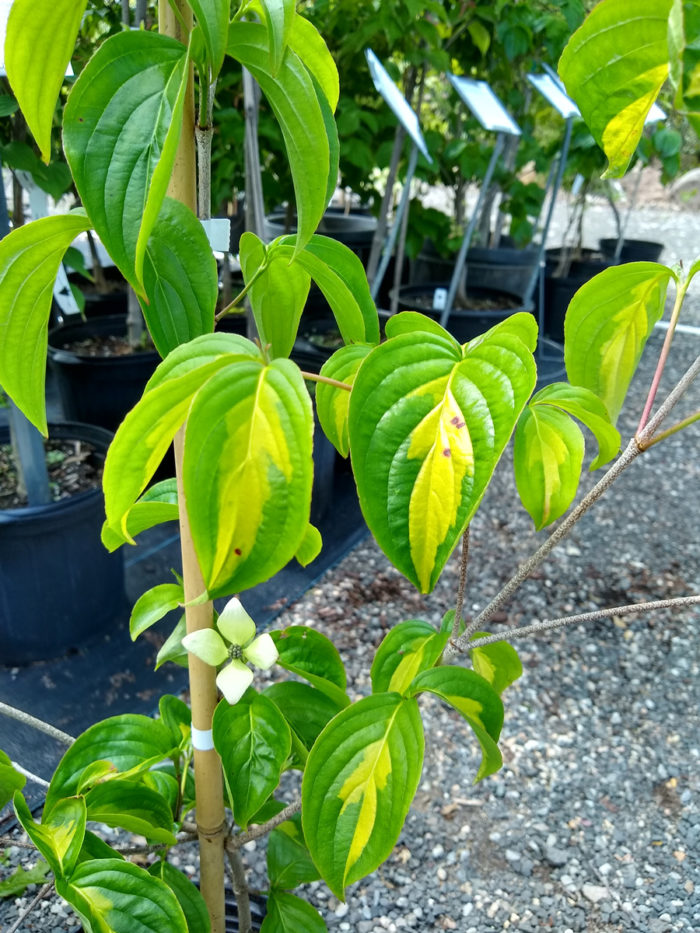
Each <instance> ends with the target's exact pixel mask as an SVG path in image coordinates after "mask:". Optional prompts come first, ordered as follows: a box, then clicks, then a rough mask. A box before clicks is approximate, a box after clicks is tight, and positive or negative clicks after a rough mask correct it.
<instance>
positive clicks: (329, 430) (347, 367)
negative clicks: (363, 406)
mask: <svg viewBox="0 0 700 933" xmlns="http://www.w3.org/2000/svg"><path fill="white" fill-rule="evenodd" d="M371 349H372V347H371V346H370V345H369V344H367V343H352V344H350V345H349V346H347V347H341V348H340V349H339V350H336V352H335V353H334V354H333V356H331V358H330V359H329V360H327V361H326V362H325V363H324V364H323V366H322V367H321V375H322V376H325V377H326V378H327V379H335V380H336V381H337V382H342V383H344V384H345V385H349V386H352V385H353V384H354V382H355V377H356V376H357V371H358V370H359V368H360V366H361V365H362V361H363V360H364V358H365V357H366V356H367V355H368V354H369V352H370V351H371ZM349 411H350V393H349V392H348V390H347V389H341V388H339V387H338V386H333V385H329V384H328V383H326V382H319V383H318V384H317V386H316V412H317V414H318V420H319V421H320V423H321V427H322V428H323V432H324V434H325V435H326V437H327V438H328V440H329V441H330V442H331V444H333V446H334V447H335V449H336V450H337V451H338V453H339V454H340V455H341V457H347V455H348V454H349V453H350V438H349V437H348V414H349Z"/></svg>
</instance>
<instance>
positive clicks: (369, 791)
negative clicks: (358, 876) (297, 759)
mask: <svg viewBox="0 0 700 933" xmlns="http://www.w3.org/2000/svg"><path fill="white" fill-rule="evenodd" d="M390 774H391V755H390V754H389V745H388V743H387V742H386V740H385V739H383V738H382V739H378V740H377V741H376V742H372V743H371V744H370V745H368V746H367V747H366V748H365V750H364V754H363V756H362V759H361V761H360V762H359V764H358V765H357V767H356V768H355V770H354V771H353V772H352V774H350V775H348V777H347V778H346V780H345V783H344V784H343V786H342V788H341V790H340V794H339V795H338V796H339V797H340V799H341V800H342V801H343V806H342V809H341V811H340V814H341V816H342V814H343V813H344V812H345V810H346V809H347V808H348V807H349V806H351V804H356V803H359V804H360V812H359V813H358V815H357V821H356V823H355V832H354V835H353V838H352V842H351V844H350V850H349V852H348V857H347V862H346V865H345V877H346V878H347V875H348V872H349V871H350V869H351V868H352V866H353V865H354V864H355V863H356V862H357V860H358V859H359V857H360V856H361V855H362V852H363V851H364V848H365V846H366V845H367V843H368V842H369V839H370V836H371V835H372V830H373V829H374V826H375V823H376V822H377V796H378V792H379V791H381V790H383V789H384V788H385V787H386V783H387V780H388V778H389V775H390Z"/></svg>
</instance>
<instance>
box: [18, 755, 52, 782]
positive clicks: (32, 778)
mask: <svg viewBox="0 0 700 933" xmlns="http://www.w3.org/2000/svg"><path fill="white" fill-rule="evenodd" d="M12 767H13V768H14V769H15V771H19V773H20V774H23V775H24V776H25V777H26V778H28V779H29V780H30V781H32V782H33V783H34V784H38V785H39V787H44V788H48V787H49V782H48V781H45V780H44V779H43V778H41V777H39V775H38V774H33V773H32V772H31V771H27V769H26V768H23V767H22V765H18V764H17V762H16V761H13V762H12Z"/></svg>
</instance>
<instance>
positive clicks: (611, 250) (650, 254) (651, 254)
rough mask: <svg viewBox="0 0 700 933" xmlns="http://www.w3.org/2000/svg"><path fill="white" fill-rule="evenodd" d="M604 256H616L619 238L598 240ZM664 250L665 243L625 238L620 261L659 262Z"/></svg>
mask: <svg viewBox="0 0 700 933" xmlns="http://www.w3.org/2000/svg"><path fill="white" fill-rule="evenodd" d="M598 242H599V244H600V251H601V252H602V254H603V255H604V256H609V257H610V258H612V257H614V255H615V250H616V249H617V238H616V237H610V238H606V239H602V240H599V241H598ZM663 251H664V244H663V243H656V242H655V241H654V240H628V239H626V238H625V241H624V243H623V244H622V250H621V252H620V262H658V261H659V259H660V258H661V254H662V253H663Z"/></svg>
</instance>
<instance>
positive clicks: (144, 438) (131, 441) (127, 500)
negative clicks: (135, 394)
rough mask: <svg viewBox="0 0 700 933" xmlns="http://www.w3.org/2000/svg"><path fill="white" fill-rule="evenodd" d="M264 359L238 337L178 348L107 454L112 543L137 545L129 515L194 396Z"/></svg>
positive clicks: (218, 336) (105, 479)
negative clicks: (226, 371)
mask: <svg viewBox="0 0 700 933" xmlns="http://www.w3.org/2000/svg"><path fill="white" fill-rule="evenodd" d="M237 359H243V360H246V359H247V360H255V361H259V360H261V359H262V357H261V354H260V351H259V349H258V348H257V347H256V346H255V344H253V343H251V342H250V341H249V340H246V339H245V338H244V337H239V336H237V335H236V334H206V335H204V336H203V337H198V338H197V339H195V340H192V341H190V342H189V343H187V344H185V345H183V346H182V347H178V348H177V349H176V350H174V351H173V352H172V353H170V354H169V355H168V356H167V357H166V358H165V359H164V360H163V362H162V363H161V364H160V365H159V366H158V368H157V369H156V371H155V373H154V374H153V376H152V377H151V379H150V380H149V382H148V384H147V385H146V389H145V391H144V394H143V396H142V397H141V399H140V400H139V402H138V403H137V404H136V406H135V407H134V408H132V410H131V411H130V412H129V414H128V415H127V416H126V418H125V419H124V421H123V422H122V423H121V425H120V426H119V428H118V430H117V433H116V434H115V436H114V440H113V441H112V444H111V446H110V448H109V450H108V452H107V458H106V460H105V468H104V475H103V480H102V483H103V487H104V493H105V511H106V514H107V528H108V529H109V531H110V533H109V534H107V532H103V537H105V535H107V540H108V542H109V545H110V547H111V548H112V549H114V547H117V546H118V543H124V542H126V541H128V542H132V543H133V538H132V537H131V533H130V531H129V521H128V519H129V511H130V509H131V508H132V507H133V506H134V503H135V502H136V500H137V499H138V497H139V495H140V494H141V492H143V490H144V489H145V487H146V485H147V483H148V481H149V480H150V479H151V477H152V476H153V474H154V473H155V471H156V469H157V467H158V464H159V463H160V462H161V460H162V459H163V457H164V456H165V452H166V451H167V449H168V447H169V446H170V444H171V442H172V439H173V437H174V436H175V434H176V433H177V431H178V429H179V428H180V426H181V425H182V424H183V423H184V421H185V419H186V417H187V412H188V410H189V407H190V405H191V403H192V398H193V397H194V395H195V394H196V392H197V391H198V390H199V389H200V387H201V386H202V385H203V384H204V383H206V381H207V380H208V379H209V378H211V376H212V375H213V374H214V373H215V372H218V370H220V369H221V368H223V367H225V366H229V365H231V363H233V362H234V361H235V360H237Z"/></svg>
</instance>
